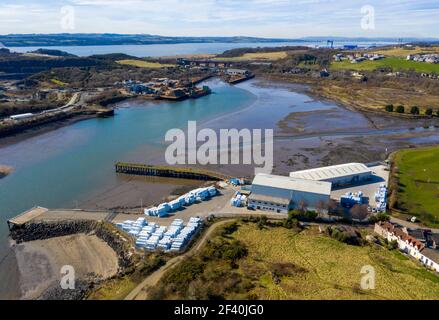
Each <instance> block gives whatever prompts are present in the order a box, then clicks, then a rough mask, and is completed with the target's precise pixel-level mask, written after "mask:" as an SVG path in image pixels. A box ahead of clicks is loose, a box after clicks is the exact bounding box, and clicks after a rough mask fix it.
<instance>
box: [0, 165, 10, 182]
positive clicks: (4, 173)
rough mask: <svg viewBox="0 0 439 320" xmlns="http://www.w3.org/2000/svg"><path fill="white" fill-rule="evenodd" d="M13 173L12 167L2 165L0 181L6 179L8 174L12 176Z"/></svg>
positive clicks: (0, 167)
mask: <svg viewBox="0 0 439 320" xmlns="http://www.w3.org/2000/svg"><path fill="white" fill-rule="evenodd" d="M11 172H12V167H8V166H2V165H0V179H1V178H4V177H6V176H7V175H8V174H11Z"/></svg>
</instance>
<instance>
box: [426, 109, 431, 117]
mask: <svg viewBox="0 0 439 320" xmlns="http://www.w3.org/2000/svg"><path fill="white" fill-rule="evenodd" d="M425 114H426V115H427V116H432V115H433V109H432V108H428V109H427V110H425Z"/></svg>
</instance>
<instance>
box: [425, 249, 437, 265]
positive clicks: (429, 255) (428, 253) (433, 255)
mask: <svg viewBox="0 0 439 320" xmlns="http://www.w3.org/2000/svg"><path fill="white" fill-rule="evenodd" d="M422 254H423V255H424V256H426V257H427V258H428V259H430V260H432V261H434V262H436V263H439V250H433V249H430V248H425V249H424V250H422Z"/></svg>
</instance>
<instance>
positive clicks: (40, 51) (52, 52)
mask: <svg viewBox="0 0 439 320" xmlns="http://www.w3.org/2000/svg"><path fill="white" fill-rule="evenodd" d="M30 53H37V54H46V55H48V56H54V57H76V56H75V55H73V54H70V53H68V52H64V51H61V50H50V49H38V50H35V51H31V52H30Z"/></svg>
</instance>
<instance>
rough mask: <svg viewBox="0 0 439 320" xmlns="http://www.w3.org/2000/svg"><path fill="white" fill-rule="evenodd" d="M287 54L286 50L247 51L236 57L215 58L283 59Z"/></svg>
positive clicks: (233, 59) (224, 59)
mask: <svg viewBox="0 0 439 320" xmlns="http://www.w3.org/2000/svg"><path fill="white" fill-rule="evenodd" d="M287 56H288V53H287V52H286V51H276V52H249V53H244V54H243V55H241V56H238V57H218V58H215V59H216V60H221V61H238V62H239V61H255V60H256V61H276V60H280V59H285V58H286V57H287Z"/></svg>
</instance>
